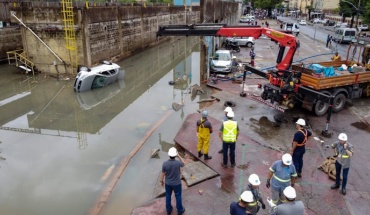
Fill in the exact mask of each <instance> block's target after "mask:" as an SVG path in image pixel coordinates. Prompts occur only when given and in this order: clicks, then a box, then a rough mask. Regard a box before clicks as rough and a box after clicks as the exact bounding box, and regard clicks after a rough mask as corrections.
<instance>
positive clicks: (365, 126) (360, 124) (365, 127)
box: [351, 122, 370, 133]
mask: <svg viewBox="0 0 370 215" xmlns="http://www.w3.org/2000/svg"><path fill="white" fill-rule="evenodd" d="M351 125H352V126H353V127H355V128H358V129H361V130H364V131H367V132H369V133H370V126H369V125H368V124H366V123H363V122H355V123H352V124H351Z"/></svg>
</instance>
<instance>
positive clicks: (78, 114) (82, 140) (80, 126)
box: [74, 104, 87, 149]
mask: <svg viewBox="0 0 370 215" xmlns="http://www.w3.org/2000/svg"><path fill="white" fill-rule="evenodd" d="M74 108H75V119H76V130H77V141H78V148H79V149H85V148H86V147H87V137H86V131H87V126H86V122H84V116H83V112H82V110H81V108H80V107H79V106H78V105H77V104H75V105H74Z"/></svg>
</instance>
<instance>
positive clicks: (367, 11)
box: [362, 1, 370, 23]
mask: <svg viewBox="0 0 370 215" xmlns="http://www.w3.org/2000/svg"><path fill="white" fill-rule="evenodd" d="M362 8H364V10H363V13H362V20H363V22H364V23H370V1H367V2H366V4H365V7H362Z"/></svg>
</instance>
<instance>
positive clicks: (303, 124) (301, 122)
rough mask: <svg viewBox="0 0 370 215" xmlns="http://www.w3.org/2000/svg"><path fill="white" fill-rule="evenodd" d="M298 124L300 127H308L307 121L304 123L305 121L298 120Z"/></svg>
mask: <svg viewBox="0 0 370 215" xmlns="http://www.w3.org/2000/svg"><path fill="white" fill-rule="evenodd" d="M296 123H297V124H298V125H302V126H305V125H306V121H304V119H298V120H297V122H296Z"/></svg>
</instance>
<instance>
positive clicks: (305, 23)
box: [299, 19, 307, 25]
mask: <svg viewBox="0 0 370 215" xmlns="http://www.w3.org/2000/svg"><path fill="white" fill-rule="evenodd" d="M299 25H307V22H306V20H304V19H302V20H300V21H299Z"/></svg>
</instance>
